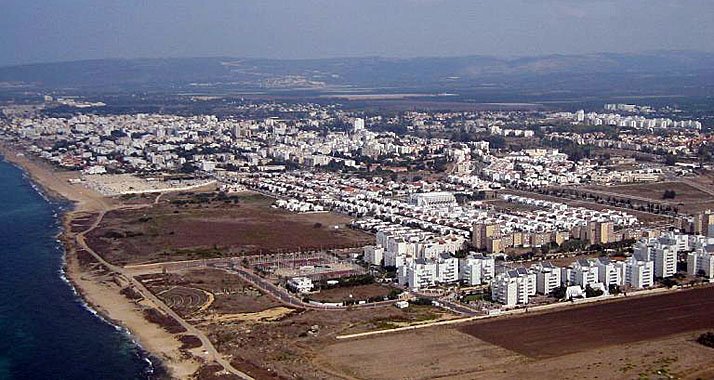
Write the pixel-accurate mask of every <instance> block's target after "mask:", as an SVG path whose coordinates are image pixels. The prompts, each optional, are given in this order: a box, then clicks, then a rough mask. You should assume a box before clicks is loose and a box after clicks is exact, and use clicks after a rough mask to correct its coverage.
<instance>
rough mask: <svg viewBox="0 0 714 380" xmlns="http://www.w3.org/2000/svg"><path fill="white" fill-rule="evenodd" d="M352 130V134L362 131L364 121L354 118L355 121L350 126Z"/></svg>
mask: <svg viewBox="0 0 714 380" xmlns="http://www.w3.org/2000/svg"><path fill="white" fill-rule="evenodd" d="M352 130H353V131H354V132H360V131H364V119H362V118H360V117H358V118H355V121H354V123H353V124H352Z"/></svg>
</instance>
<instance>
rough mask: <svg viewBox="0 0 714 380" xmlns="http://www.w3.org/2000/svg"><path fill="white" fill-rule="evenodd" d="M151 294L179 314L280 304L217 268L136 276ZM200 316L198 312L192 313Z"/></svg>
mask: <svg viewBox="0 0 714 380" xmlns="http://www.w3.org/2000/svg"><path fill="white" fill-rule="evenodd" d="M139 278H140V279H141V280H142V281H143V283H144V285H146V286H147V287H148V288H149V289H150V290H151V291H152V292H153V293H154V294H157V295H158V296H159V297H160V298H161V299H162V300H164V302H166V304H167V305H169V306H170V307H171V308H172V309H174V310H175V311H176V312H178V313H179V314H181V315H190V314H192V313H196V312H199V311H200V312H203V313H202V314H201V315H210V314H235V313H255V312H260V311H263V310H266V309H270V308H274V307H277V306H280V303H279V302H277V301H274V300H273V299H272V298H270V297H268V296H266V295H264V294H263V293H261V292H260V291H258V290H257V289H255V288H253V287H252V286H250V285H249V284H248V283H246V282H244V281H243V280H241V279H240V278H238V277H237V276H236V275H234V274H230V273H228V272H226V271H223V270H220V269H210V268H206V269H196V270H190V271H185V272H181V273H168V274H153V275H146V276H140V277H139ZM194 317H200V316H194Z"/></svg>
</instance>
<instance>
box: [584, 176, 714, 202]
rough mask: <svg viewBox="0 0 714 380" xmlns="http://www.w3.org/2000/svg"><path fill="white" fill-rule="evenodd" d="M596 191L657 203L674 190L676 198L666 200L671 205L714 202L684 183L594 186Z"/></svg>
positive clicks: (706, 195)
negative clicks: (668, 191) (666, 192)
mask: <svg viewBox="0 0 714 380" xmlns="http://www.w3.org/2000/svg"><path fill="white" fill-rule="evenodd" d="M592 188H593V189H595V190H601V191H608V192H612V193H617V194H622V195H630V196H635V197H642V198H648V199H652V200H656V201H661V200H663V198H662V196H663V195H664V192H665V191H666V190H674V191H675V192H676V197H675V198H674V199H670V200H666V201H668V202H670V203H677V202H699V201H705V200H712V196H711V195H709V194H707V193H705V192H703V191H701V190H699V189H697V188H695V187H693V186H690V185H688V184H686V183H684V182H676V181H674V182H655V183H643V184H636V185H620V186H607V187H603V186H593V187H592Z"/></svg>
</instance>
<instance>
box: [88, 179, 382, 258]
mask: <svg viewBox="0 0 714 380" xmlns="http://www.w3.org/2000/svg"><path fill="white" fill-rule="evenodd" d="M273 201H274V200H273V199H272V198H268V197H264V196H262V195H257V194H253V193H244V194H242V195H239V196H233V197H228V198H220V197H218V196H217V195H216V193H202V194H198V195H196V194H184V195H178V196H173V197H168V198H162V199H161V200H160V202H159V203H158V204H156V205H153V206H152V207H147V208H142V209H123V210H114V211H110V212H108V213H107V214H106V215H105V217H104V219H103V220H102V223H101V224H100V226H99V228H97V229H95V230H93V231H92V232H91V233H90V234H88V236H87V240H88V243H89V244H90V245H91V246H92V247H93V248H94V249H95V250H97V251H98V252H100V253H101V254H102V255H103V256H104V257H105V258H106V259H107V260H108V261H110V262H112V263H115V264H120V265H126V264H138V263H151V262H162V261H175V260H188V259H202V258H212V257H222V256H237V255H253V254H260V253H273V252H284V251H288V252H290V251H297V250H299V249H301V250H310V249H321V248H324V249H329V248H344V247H360V246H364V245H367V244H370V243H373V240H374V238H373V236H371V235H369V234H366V233H363V232H361V231H356V230H353V229H350V228H348V227H347V226H346V224H347V223H349V222H350V219H349V218H347V217H345V216H342V215H338V214H335V213H312V214H293V213H290V212H287V211H283V210H280V209H276V208H272V207H271V205H272V203H273Z"/></svg>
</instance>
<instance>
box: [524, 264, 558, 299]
mask: <svg viewBox="0 0 714 380" xmlns="http://www.w3.org/2000/svg"><path fill="white" fill-rule="evenodd" d="M531 271H533V272H534V273H535V275H536V292H538V293H540V294H550V293H551V292H553V290H555V289H556V288H558V287H560V274H561V272H560V268H558V267H556V266H554V265H553V264H552V263H549V262H547V263H537V264H533V265H532V266H531Z"/></svg>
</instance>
